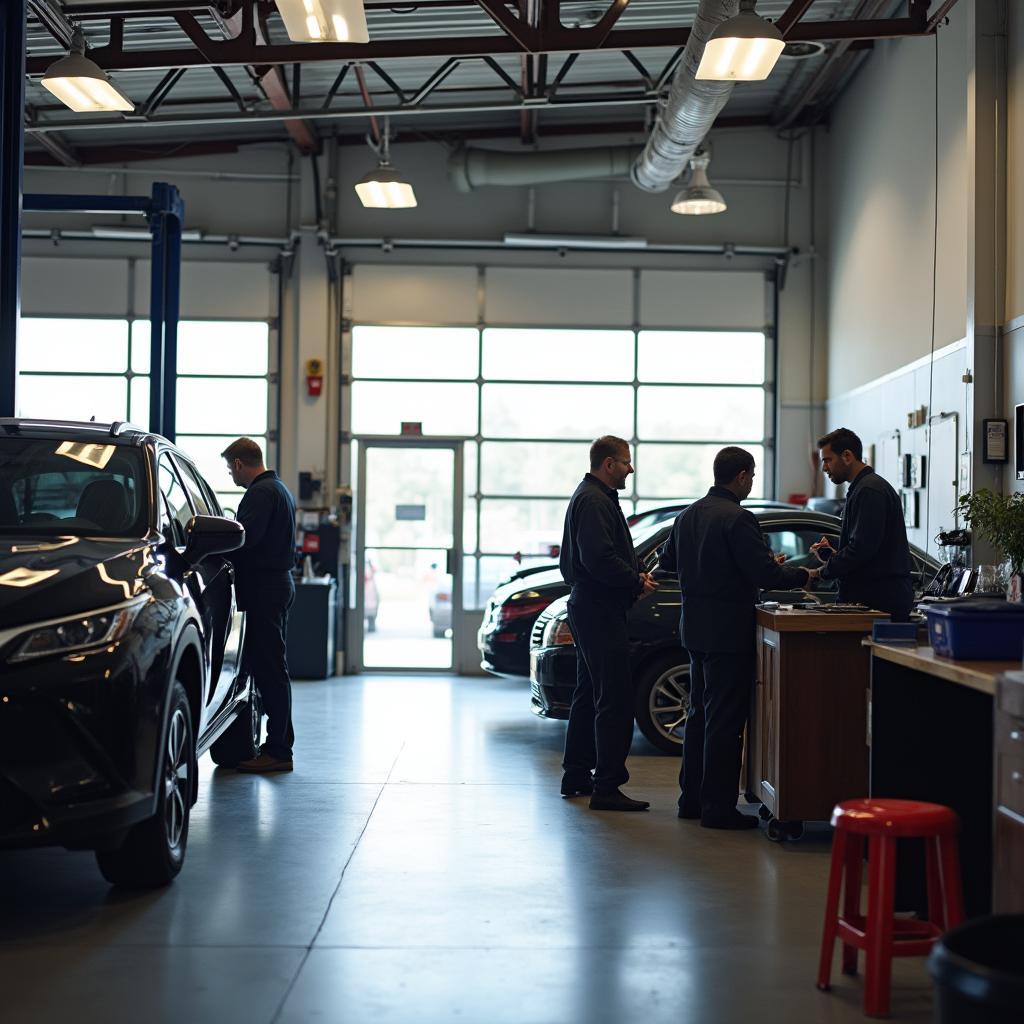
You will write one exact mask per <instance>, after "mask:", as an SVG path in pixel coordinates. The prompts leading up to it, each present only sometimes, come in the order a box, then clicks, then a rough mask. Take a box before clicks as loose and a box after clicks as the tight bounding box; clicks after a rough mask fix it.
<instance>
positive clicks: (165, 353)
mask: <svg viewBox="0 0 1024 1024" xmlns="http://www.w3.org/2000/svg"><path fill="white" fill-rule="evenodd" d="M23 205H24V209H26V210H33V211H36V212H43V213H99V214H104V213H119V214H125V213H135V214H141V215H142V216H144V217H145V218H146V223H147V224H148V226H149V230H150V233H151V235H152V238H153V240H152V243H151V252H152V255H151V264H152V273H151V274H150V286H149V318H150V378H149V429H150V430H152V431H153V432H154V433H157V434H163V435H164V437H166V438H168V439H170V440H171V441H173V440H174V435H175V420H176V415H175V413H176V405H177V402H176V390H177V370H178V308H179V304H180V303H179V299H180V293H181V226H182V223H183V222H184V220H185V204H184V202H183V201H182V198H181V195H180V194H179V192H178V190H177V188H175V187H174V185H168V184H166V183H165V182H162V181H157V182H154V183H153V192H152V195H151V196H87V195H70V196H68V195H52V194H49V193H31V192H30V193H27V194H26V195H25V197H24V200H23ZM20 240H21V238H20V232H19V235H18V241H19V243H20ZM15 301H17V300H15ZM13 380H14V377H13V374H12V376H11V381H12V385H13ZM0 383H2V382H0ZM10 406H11V407H10V410H9V415H11V416H13V415H14V395H13V389H12V394H11V402H10ZM2 411H6V410H2Z"/></svg>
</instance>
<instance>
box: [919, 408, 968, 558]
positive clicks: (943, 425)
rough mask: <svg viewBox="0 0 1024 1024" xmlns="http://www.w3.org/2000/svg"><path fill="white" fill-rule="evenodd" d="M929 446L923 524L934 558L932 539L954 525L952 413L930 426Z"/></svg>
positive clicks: (955, 459)
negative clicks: (926, 510) (926, 503)
mask: <svg viewBox="0 0 1024 1024" xmlns="http://www.w3.org/2000/svg"><path fill="white" fill-rule="evenodd" d="M929 429H930V430H931V437H930V439H929V440H930V443H929V449H930V458H929V465H928V467H927V470H926V472H927V474H928V479H927V485H928V490H927V492H926V494H927V497H928V512H927V518H926V520H925V523H926V524H927V526H928V536H927V537H926V540H927V544H928V552H929V554H932V555H936V556H937V555H938V554H939V553H940V552H939V548H938V545H937V544H936V543H935V536H936V534H937V533H938V532H939V531H940V530H952V529H953V528H954V527H955V526H956V512H955V509H956V502H957V467H958V465H959V456H958V453H959V450H960V449H959V446H958V444H957V441H958V429H959V428H958V418H957V416H956V414H955V413H954V414H953V415H951V416H947V417H945V418H944V419H941V420H940V419H937V420H935V421H934V422H933V423H932V425H931V427H930V428H929Z"/></svg>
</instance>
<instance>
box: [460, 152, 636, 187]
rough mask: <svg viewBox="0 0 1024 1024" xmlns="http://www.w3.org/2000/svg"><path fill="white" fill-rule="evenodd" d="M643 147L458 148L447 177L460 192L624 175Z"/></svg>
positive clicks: (625, 175)
mask: <svg viewBox="0 0 1024 1024" xmlns="http://www.w3.org/2000/svg"><path fill="white" fill-rule="evenodd" d="M640 152H641V147H640V146H600V147H595V148H593V149H563V150H553V151H551V152H549V153H507V152H503V151H498V150H491V149H458V150H456V151H455V152H454V153H453V154H452V155H451V157H450V158H449V160H448V177H449V178H450V179H451V181H452V183H453V184H454V185H455V187H456V188H457V189H458V190H459V191H460V192H472V191H473V189H475V188H482V187H483V186H484V185H519V186H528V185H550V184H554V183H557V182H560V181H594V180H598V179H606V178H625V177H627V176H628V175H629V169H630V166H631V165H632V164H633V161H634V160H636V159H637V157H638V156H639V155H640Z"/></svg>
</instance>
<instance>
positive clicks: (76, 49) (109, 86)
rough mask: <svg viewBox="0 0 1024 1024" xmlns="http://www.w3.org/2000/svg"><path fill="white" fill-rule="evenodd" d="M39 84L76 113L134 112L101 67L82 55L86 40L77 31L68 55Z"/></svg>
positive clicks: (131, 104) (132, 105) (132, 107)
mask: <svg viewBox="0 0 1024 1024" xmlns="http://www.w3.org/2000/svg"><path fill="white" fill-rule="evenodd" d="M40 84H41V85H42V86H43V88H44V89H48V90H49V91H50V92H52V93H53V95H54V96H56V97H57V99H59V100H60V101H61V103H63V104H64V105H65V106H66V107H70V108H71V109H72V110H74V111H76V112H77V113H88V112H91V111H98V110H134V109H135V104H134V103H132V101H131V100H130V99H128V97H127V96H125V94H124V93H123V92H121V90H120V89H118V87H117V86H116V85H114V83H113V81H111V79H110V76H109V75H108V74H107V73H106V72H105V71H104V70H103V68H101V67H100V66H99V64H97V63H96V62H95V61H93V60H89V58H88V57H86V56H85V37H84V36H83V35H82V30H81V29H80V28H76V29H75V33H74V36H73V37H72V41H71V52H70V53H69V54H68V55H67V56H66V57H62V58H61V59H60V60H58V61H57V62H56V63H54V64H51V65H50V67H49V69H48V70H47V72H46V74H45V75H43V77H42V79H41V80H40Z"/></svg>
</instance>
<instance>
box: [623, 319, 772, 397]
mask: <svg viewBox="0 0 1024 1024" xmlns="http://www.w3.org/2000/svg"><path fill="white" fill-rule="evenodd" d="M637 344H638V353H639V358H638V369H637V377H638V378H639V380H640V381H641V382H649V381H650V382H665V383H684V382H685V383H694V384H763V383H764V376H765V340H764V334H763V333H761V332H760V331H640V332H639V337H638V343H637Z"/></svg>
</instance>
